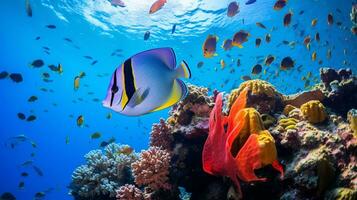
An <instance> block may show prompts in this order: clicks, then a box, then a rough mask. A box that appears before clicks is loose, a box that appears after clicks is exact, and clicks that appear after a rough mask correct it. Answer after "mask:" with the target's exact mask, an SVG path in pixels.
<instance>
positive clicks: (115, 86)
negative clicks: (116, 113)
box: [111, 84, 119, 94]
mask: <svg viewBox="0 0 357 200" xmlns="http://www.w3.org/2000/svg"><path fill="white" fill-rule="evenodd" d="M111 91H112V94H115V93H117V92H118V91H119V88H118V86H117V85H115V84H114V85H113V87H112V89H111Z"/></svg>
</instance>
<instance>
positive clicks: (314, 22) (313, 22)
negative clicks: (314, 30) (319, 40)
mask: <svg viewBox="0 0 357 200" xmlns="http://www.w3.org/2000/svg"><path fill="white" fill-rule="evenodd" d="M316 24H317V18H315V19H313V20H312V21H311V26H312V27H314V26H316Z"/></svg>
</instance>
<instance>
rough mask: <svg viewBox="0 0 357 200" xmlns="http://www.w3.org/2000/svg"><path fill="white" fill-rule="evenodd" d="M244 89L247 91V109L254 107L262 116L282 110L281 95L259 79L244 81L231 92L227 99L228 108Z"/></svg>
mask: <svg viewBox="0 0 357 200" xmlns="http://www.w3.org/2000/svg"><path fill="white" fill-rule="evenodd" d="M245 88H248V91H249V95H248V101H247V107H254V108H255V109H257V110H258V111H259V113H262V114H263V113H271V112H273V111H278V110H282V101H283V96H282V94H280V93H279V92H278V91H277V90H276V89H275V88H274V86H273V85H271V84H270V83H268V82H266V81H263V80H259V79H256V80H249V81H245V82H243V83H242V84H240V86H239V87H238V88H237V89H235V90H233V91H232V92H231V93H230V95H229V97H228V108H230V107H231V106H232V104H233V103H234V101H235V100H236V99H237V97H238V96H239V94H240V93H241V92H242V91H243V90H244V89H245Z"/></svg>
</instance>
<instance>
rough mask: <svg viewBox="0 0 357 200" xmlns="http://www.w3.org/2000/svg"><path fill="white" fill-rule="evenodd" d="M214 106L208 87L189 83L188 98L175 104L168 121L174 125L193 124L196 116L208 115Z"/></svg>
mask: <svg viewBox="0 0 357 200" xmlns="http://www.w3.org/2000/svg"><path fill="white" fill-rule="evenodd" d="M211 107H212V98H210V97H209V96H208V89H207V88H203V87H198V86H195V85H190V84H188V94H187V96H186V98H185V99H184V100H183V101H181V102H179V103H178V104H176V105H175V106H173V109H172V110H171V112H170V117H169V118H168V119H167V121H168V123H169V124H171V125H173V126H180V125H181V126H185V125H189V124H191V122H192V120H194V118H200V117H204V116H208V115H209V113H210V111H211Z"/></svg>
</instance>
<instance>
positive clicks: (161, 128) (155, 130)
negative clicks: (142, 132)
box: [150, 119, 173, 150]
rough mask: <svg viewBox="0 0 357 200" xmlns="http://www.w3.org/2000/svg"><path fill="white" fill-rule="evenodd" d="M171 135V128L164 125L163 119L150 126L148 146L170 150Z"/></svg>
mask: <svg viewBox="0 0 357 200" xmlns="http://www.w3.org/2000/svg"><path fill="white" fill-rule="evenodd" d="M172 142H173V135H172V129H171V127H170V126H169V125H168V124H166V122H165V120H164V119H160V122H159V123H157V124H154V125H153V126H152V131H151V134H150V146H156V147H162V148H163V149H167V150H171V146H172V144H171V143H172Z"/></svg>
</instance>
